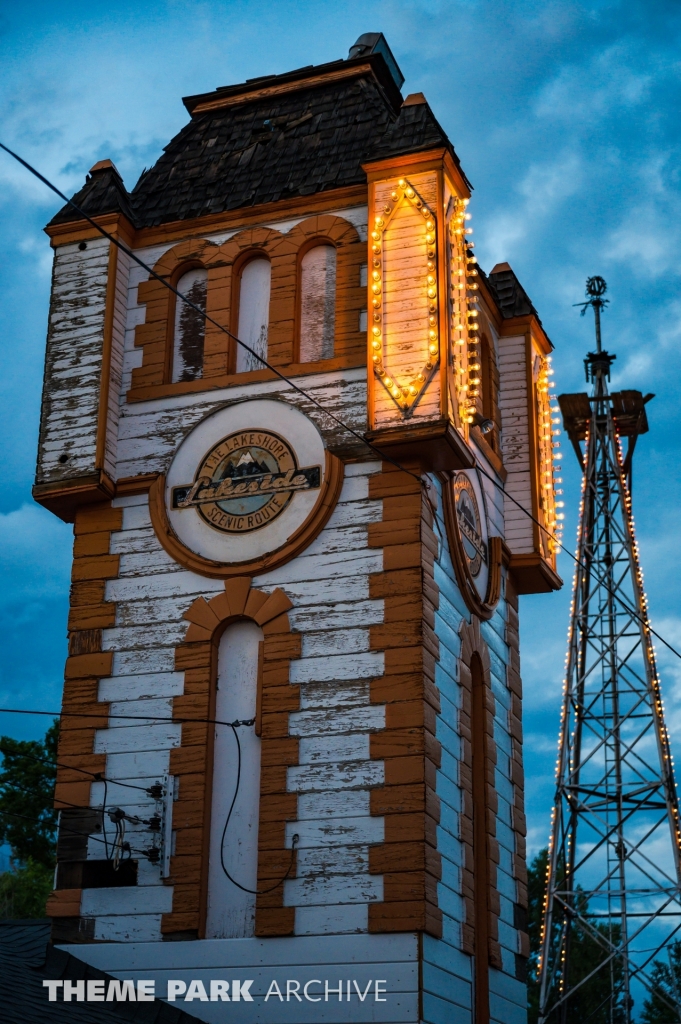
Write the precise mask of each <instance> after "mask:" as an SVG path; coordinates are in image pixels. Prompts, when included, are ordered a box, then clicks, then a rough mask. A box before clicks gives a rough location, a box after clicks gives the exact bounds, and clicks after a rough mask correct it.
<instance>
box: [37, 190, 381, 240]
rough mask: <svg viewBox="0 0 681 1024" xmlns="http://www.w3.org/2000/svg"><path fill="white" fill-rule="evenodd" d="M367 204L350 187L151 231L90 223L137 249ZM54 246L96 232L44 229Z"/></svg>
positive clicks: (81, 226)
mask: <svg viewBox="0 0 681 1024" xmlns="http://www.w3.org/2000/svg"><path fill="white" fill-rule="evenodd" d="M367 202H368V196H367V187H366V185H349V186H347V187H345V188H339V189H329V190H328V191H324V192H317V193H315V194H313V195H309V196H292V197H291V198H289V199H278V200H277V201H276V202H272V203H262V204H261V205H260V206H253V207H246V208H245V207H239V208H238V209H236V210H228V211H226V212H224V213H215V214H210V215H209V216H206V217H193V218H190V219H187V220H175V221H168V222H167V223H166V224H158V225H156V226H154V227H148V228H138V229H137V230H135V228H134V227H133V226H132V225H131V224H130V221H129V220H128V219H127V218H126V217H125V216H124V215H123V214H120V213H119V214H103V215H102V216H100V217H93V218H92V219H93V220H94V221H96V222H97V223H98V224H101V226H102V227H103V228H104V229H105V230H106V231H108V232H109V234H112V235H116V237H120V238H121V240H122V241H125V243H126V244H127V245H129V246H131V247H132V248H135V249H140V248H143V247H144V246H147V245H158V244H161V243H163V242H177V241H183V240H184V239H185V238H195V237H197V236H205V235H211V234H215V233H216V232H218V231H223V230H229V229H231V228H240V227H244V228H246V227H252V226H253V225H255V224H263V223H266V224H271V223H274V222H276V221H277V220H284V219H287V218H290V217H291V216H296V215H300V216H301V217H306V216H310V215H314V214H315V213H321V212H323V211H325V210H336V209H343V208H345V207H352V206H362V205H366V203H367ZM119 219H120V220H121V221H123V222H125V225H127V228H126V232H129V234H124V233H123V231H120V233H119V234H117V230H119V229H118V221H119ZM45 231H46V233H47V234H48V235H49V236H50V239H51V244H52V245H53V246H55V247H56V246H58V245H67V244H69V243H70V242H79V241H82V240H87V239H89V238H98V237H99V232H98V231H97V230H96V229H95V228H94V227H93V226H92V225H91V224H89V223H88V221H85V220H78V221H69V222H68V223H66V224H55V225H52V226H50V225H49V224H48V226H47V227H46V228H45Z"/></svg>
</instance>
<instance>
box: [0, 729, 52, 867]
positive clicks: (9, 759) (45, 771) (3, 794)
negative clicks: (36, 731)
mask: <svg viewBox="0 0 681 1024" xmlns="http://www.w3.org/2000/svg"><path fill="white" fill-rule="evenodd" d="M58 737H59V723H58V722H57V721H55V722H54V724H53V725H52V726H50V728H49V729H48V730H47V733H46V734H45V738H44V739H43V740H14V739H12V738H11V737H10V736H0V754H2V768H1V769H0V843H9V845H10V847H11V848H12V859H13V860H14V861H15V862H18V863H19V864H27V863H28V862H29V861H32V862H33V863H34V864H41V865H43V867H46V868H50V869H52V868H53V866H54V858H55V849H56V827H57V812H56V811H55V810H54V808H53V806H52V805H53V802H54V783H55V778H56V774H57V769H56V766H55V764H54V762H55V760H56V758H57V742H58Z"/></svg>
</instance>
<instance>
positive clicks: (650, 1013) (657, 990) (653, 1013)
mask: <svg viewBox="0 0 681 1024" xmlns="http://www.w3.org/2000/svg"><path fill="white" fill-rule="evenodd" d="M667 955H668V957H669V962H668V963H664V962H663V961H662V960H655V961H654V963H653V969H652V971H651V975H652V977H651V981H652V983H653V986H654V991H653V993H652V994H651V995H650V996H648V998H647V999H646V1001H645V1002H644V1004H643V1013H642V1014H641V1022H642V1024H677V1022H678V1021H679V1020H681V941H677V942H672V943H671V945H670V946H669V947H668V949H667ZM670 1003H671V1004H672V1005H671V1006H670V1005H669V1004H670ZM672 1006H674V1007H676V1009H675V1010H673V1009H672Z"/></svg>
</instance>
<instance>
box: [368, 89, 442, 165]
mask: <svg viewBox="0 0 681 1024" xmlns="http://www.w3.org/2000/svg"><path fill="white" fill-rule="evenodd" d="M437 147H445V148H446V149H448V150H449V151H450V153H451V154H452V156H453V157H454V160H455V161H456V163H457V164H458V163H459V158H458V157H457V155H456V153H455V152H454V147H453V146H452V144H451V142H450V141H449V139H448V138H447V135H446V133H445V131H444V129H443V128H442V127H441V126H440V124H439V123H438V121H437V119H436V117H435V115H434V114H433V111H432V110H431V109H430V107H429V106H428V104H427V103H426V102H425V100H424V101H423V102H418V103H409V102H407V103H405V104H404V106H403V107H402V109H401V110H400V112H399V114H398V117H397V120H396V121H395V122H394V123H393V124H391V125H390V126H389V127H388V128H387V130H386V131H385V132H384V134H383V135H382V136H381V137H380V139H379V140H378V142H377V143H376V144H375V146H374V148H373V149H372V150H371V152H370V154H369V157H368V158H369V159H371V160H381V159H385V158H387V157H391V156H402V155H406V154H407V153H418V152H421V151H422V150H425V149H436V148H437Z"/></svg>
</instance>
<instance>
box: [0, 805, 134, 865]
mask: <svg viewBox="0 0 681 1024" xmlns="http://www.w3.org/2000/svg"><path fill="white" fill-rule="evenodd" d="M81 809H82V810H90V809H91V808H81ZM2 813H3V814H6V815H8V817H10V818H21V819H22V821H30V822H31V823H32V824H33V825H44V824H45V822H44V821H43V820H41V819H40V818H30V817H29V816H28V815H27V814H19V813H18V812H17V811H4V810H3V812H2ZM55 827H56V826H55ZM59 831H60V832H62V831H63V832H69V833H70V834H71V835H73V836H80V837H81V839H82V838H83V836H85V835H87V837H88V839H92V840H94V842H96V843H104V840H103V839H99V838H98V837H97V836H94V835H92V834H91V833H86V832H79V831H78V830H77V829H75V828H69V827H68V825H62V824H61V822H60V823H59ZM131 849H132V848H131ZM132 852H133V853H138V854H139V855H140V856H144V857H146V855H147V851H146V850H135V849H132ZM108 859H109V858H108V857H107V860H108Z"/></svg>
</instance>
